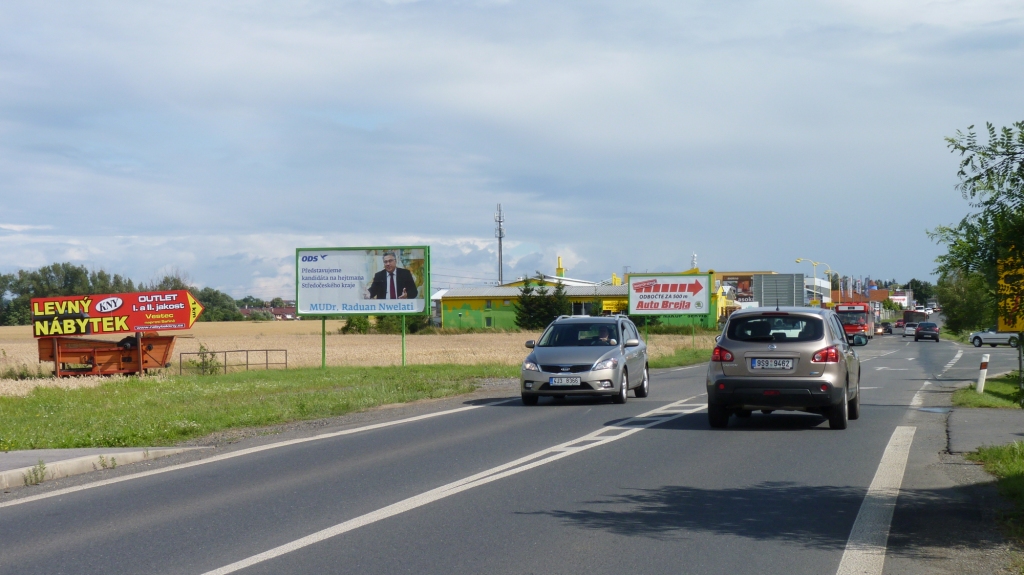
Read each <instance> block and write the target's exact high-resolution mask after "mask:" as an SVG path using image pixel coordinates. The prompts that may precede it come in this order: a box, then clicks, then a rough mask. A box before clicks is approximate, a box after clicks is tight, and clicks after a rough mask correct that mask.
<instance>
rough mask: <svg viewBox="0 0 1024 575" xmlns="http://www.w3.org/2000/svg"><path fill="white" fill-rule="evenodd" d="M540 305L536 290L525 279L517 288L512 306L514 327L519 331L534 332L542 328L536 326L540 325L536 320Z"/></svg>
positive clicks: (529, 281)
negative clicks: (514, 314)
mask: <svg viewBox="0 0 1024 575" xmlns="http://www.w3.org/2000/svg"><path fill="white" fill-rule="evenodd" d="M540 303H541V300H540V299H539V296H538V294H537V288H536V287H535V286H534V285H533V281H531V279H530V278H526V280H525V281H523V285H522V286H520V287H519V296H518V297H516V301H515V303H514V304H513V307H514V308H515V311H516V325H517V326H519V329H526V330H536V329H540V328H543V327H544V326H543V325H537V324H538V323H540V322H539V321H538V319H537V318H538V312H539V310H538V305H539V304H540Z"/></svg>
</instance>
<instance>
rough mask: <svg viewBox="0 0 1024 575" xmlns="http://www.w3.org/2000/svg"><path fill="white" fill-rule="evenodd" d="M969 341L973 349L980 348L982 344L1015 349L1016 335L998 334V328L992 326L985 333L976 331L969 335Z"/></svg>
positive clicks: (1016, 343)
mask: <svg viewBox="0 0 1024 575" xmlns="http://www.w3.org/2000/svg"><path fill="white" fill-rule="evenodd" d="M968 339H969V341H970V342H971V343H973V344H974V347H981V346H982V345H984V344H986V343H987V344H989V345H991V346H992V347H995V346H997V345H1008V346H1010V347H1017V345H1018V343H1019V342H1018V341H1017V334H1015V333H1009V332H1003V333H999V328H998V327H996V326H992V327H990V328H988V329H986V330H985V331H976V332H973V333H971V335H970V336H969V338H968Z"/></svg>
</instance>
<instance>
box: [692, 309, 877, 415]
mask: <svg viewBox="0 0 1024 575" xmlns="http://www.w3.org/2000/svg"><path fill="white" fill-rule="evenodd" d="M847 337H848V336H847V334H846V333H845V330H844V329H843V324H842V323H841V322H840V321H839V318H838V317H837V316H836V314H835V312H833V311H832V310H828V309H817V308H806V307H791V308H748V309H744V310H739V311H736V312H734V313H733V314H732V315H730V316H729V319H728V322H727V323H726V325H725V329H724V330H723V332H722V335H721V336H719V339H718V345H717V346H716V347H715V349H714V350H713V351H712V355H711V362H710V363H709V364H708V376H707V392H708V423H709V424H710V425H711V427H726V426H727V425H728V422H729V417H730V416H732V415H736V416H737V417H750V415H751V413H752V412H753V411H754V410H760V411H761V412H762V413H765V414H769V413H771V412H772V411H775V410H792V411H807V412H811V413H819V414H821V415H824V416H826V417H828V423H829V427H831V428H832V429H846V427H847V421H848V420H850V419H857V418H858V417H860V359H859V358H858V357H857V354H856V352H855V351H854V350H853V346H860V345H867V343H868V338H867V336H865V335H861V334H857V335H852V336H849V341H847Z"/></svg>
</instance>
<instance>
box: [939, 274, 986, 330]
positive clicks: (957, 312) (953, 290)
mask: <svg viewBox="0 0 1024 575" xmlns="http://www.w3.org/2000/svg"><path fill="white" fill-rule="evenodd" d="M935 292H936V295H937V296H938V299H939V302H940V303H941V304H942V315H943V316H944V317H945V320H946V322H945V323H946V327H948V328H949V329H951V330H952V331H955V332H964V331H971V330H974V329H978V328H982V327H987V326H990V325H992V324H993V323H995V320H996V315H995V310H996V306H995V305H993V303H994V294H993V293H992V290H991V289H989V287H988V285H987V284H986V283H985V277H984V276H983V275H981V274H980V273H977V272H975V273H967V274H965V273H964V272H962V271H959V270H954V271H951V272H949V273H947V274H943V275H942V276H940V277H939V282H938V284H936V286H935Z"/></svg>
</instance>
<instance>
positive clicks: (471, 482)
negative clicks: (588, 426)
mask: <svg viewBox="0 0 1024 575" xmlns="http://www.w3.org/2000/svg"><path fill="white" fill-rule="evenodd" d="M689 399H692V398H687V399H684V400H681V401H676V402H673V403H670V404H668V405H665V406H663V407H660V408H658V409H654V410H651V411H648V412H646V413H643V414H641V415H637V416H634V417H631V418H629V419H627V420H625V421H621V422H619V423H617V424H615V425H610V426H605V427H601V428H600V429H597V430H596V431H593V432H591V433H588V434H587V435H584V436H582V437H577V438H576V439H573V440H570V441H566V442H565V443H560V444H558V445H555V446H553V447H549V448H547V449H543V450H541V451H538V452H536V453H532V454H530V455H527V456H525V457H520V458H519V459H516V460H514V461H510V462H508V463H504V464H502V465H499V466H497V467H492V468H491V469H488V470H486V471H481V472H480V473H477V474H475V475H471V476H469V477H466V478H463V479H459V480H458V481H454V482H452V483H448V484H447V485H442V486H441V487H437V488H435V489H431V490H430V491H425V492H423V493H420V494H419V495H414V496H412V497H410V498H408V499H403V500H402V501H399V502H397V503H393V504H391V505H388V506H387V507H382V508H380V509H378V510H376V511H372V512H370V513H367V514H365V515H360V516H359V517H355V518H353V519H349V520H348V521H344V522H342V523H339V524H337V525H334V526H332V527H328V528H326V529H322V530H320V531H317V532H315V533H312V534H310V535H307V536H305V537H302V538H300V539H296V540H295V541H291V542H289V543H285V544H284V545H280V546H278V547H275V548H273V549H270V550H267V551H264V552H263V553H260V554H257V555H253V556H251V557H247V558H245V559H242V560H240V561H236V562H234V563H231V564H230V565H225V566H224V567H220V568H219V569H214V570H213V571H207V572H206V573H204V574H203V575H227V574H228V573H234V572H235V571H238V570H240V569H245V568H246V567H251V566H253V565H256V564H257V563H262V562H264V561H267V560H270V559H274V558H275V557H280V556H281V555H284V554H286V553H291V552H292V551H297V550H299V549H302V548H303V547H308V546H310V545H313V544H314V543H318V542H320V541H324V540H326V539H330V538H331V537H336V536H338V535H341V534H343V533H347V532H349V531H352V530H354V529H358V528H360V527H363V526H365V525H369V524H371V523H376V522H377V521H380V520H382V519H387V518H388V517H394V516H395V515H399V514H401V513H405V512H406V511H409V510H412V509H416V508H417V507H422V506H424V505H427V504H428V503H433V502H434V501H438V500H440V499H444V498H446V497H451V496H452V495H455V494H457V493H461V492H463V491H467V490H469V489H473V488H474V487H480V486H481V485H486V484H488V483H491V482H492V481H497V480H499V479H503V478H505V477H509V476H512V475H516V474H518V473H522V472H523V471H527V470H530V469H534V468H536V467H540V466H541V465H547V464H548V463H552V462H554V461H558V460H559V459H562V458H564V457H568V456H570V455H574V454H576V453H580V452H583V451H586V450H588V449H591V448H593V447H597V446H599V445H607V444H609V443H611V442H613V441H618V440H620V439H622V438H623V437H628V436H630V435H633V434H634V433H638V432H640V431H642V430H644V429H647V428H648V427H651V426H654V425H660V424H662V423H665V422H666V421H672V420H673V419H676V418H678V417H682V416H684V415H689V414H690V413H695V412H697V411H700V410H701V409H704V407H705V406H704V405H700V406H697V407H693V408H691V409H690V410H689V411H687V412H671V413H670V414H669V415H668V416H666V417H660V418H658V419H657V420H655V421H644V422H637V424H636V425H632V424H630V421H632V420H638V419H642V418H645V417H650V416H652V415H656V414H659V412H662V411H663V410H666V409H673V408H675V407H677V406H678V405H680V404H681V403H682V402H685V401H688V400H689ZM626 426H628V427H626ZM609 429H621V430H623V431H622V433H619V434H616V435H600V434H602V433H605V432H607V431H608V430H609ZM585 440H586V441H592V442H593V443H588V444H586V445H583V446H579V447H573V444H574V443H577V442H580V441H585Z"/></svg>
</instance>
